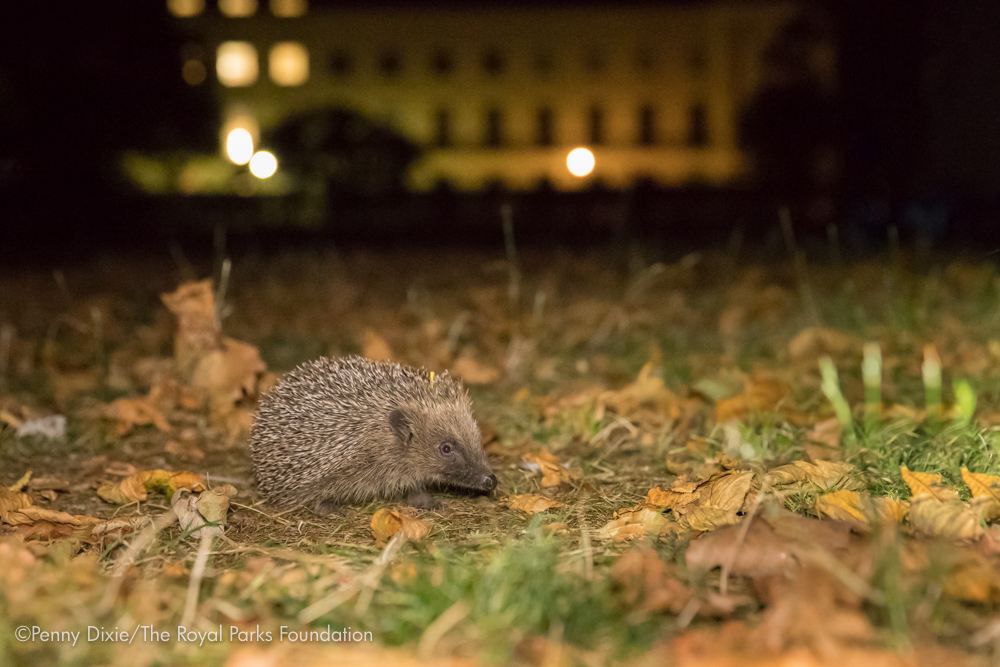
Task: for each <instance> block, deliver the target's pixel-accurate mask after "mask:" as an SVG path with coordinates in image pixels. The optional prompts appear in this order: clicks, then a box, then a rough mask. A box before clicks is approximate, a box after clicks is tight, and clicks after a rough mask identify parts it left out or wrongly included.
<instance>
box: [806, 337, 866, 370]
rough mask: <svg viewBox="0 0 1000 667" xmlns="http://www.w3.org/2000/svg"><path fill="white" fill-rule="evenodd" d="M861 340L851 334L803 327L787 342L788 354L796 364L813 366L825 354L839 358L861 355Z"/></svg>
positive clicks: (835, 358)
mask: <svg viewBox="0 0 1000 667" xmlns="http://www.w3.org/2000/svg"><path fill="white" fill-rule="evenodd" d="M862 345H863V341H862V340H861V339H860V338H858V337H857V336H855V335H853V334H848V333H844V332H842V331H836V330H834V329H824V328H821V327H809V328H807V329H803V330H802V331H800V332H799V333H797V334H796V335H795V337H794V338H792V340H790V341H789V342H788V355H789V356H790V357H791V358H792V361H794V362H795V363H797V364H801V365H803V366H809V367H810V369H811V368H815V366H816V363H817V361H818V360H819V358H820V357H822V356H824V355H826V356H830V357H833V359H834V360H840V359H843V358H844V357H849V356H859V357H860V356H861V347H862Z"/></svg>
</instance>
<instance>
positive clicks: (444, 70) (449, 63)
mask: <svg viewBox="0 0 1000 667" xmlns="http://www.w3.org/2000/svg"><path fill="white" fill-rule="evenodd" d="M454 69H455V60H454V58H452V56H451V53H449V52H448V51H445V50H444V49H438V50H437V51H435V52H434V55H432V56H431V71H432V72H434V73H435V74H437V75H438V76H448V75H449V74H451V73H452V70H454Z"/></svg>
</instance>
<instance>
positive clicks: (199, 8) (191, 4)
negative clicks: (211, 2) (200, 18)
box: [167, 0, 205, 18]
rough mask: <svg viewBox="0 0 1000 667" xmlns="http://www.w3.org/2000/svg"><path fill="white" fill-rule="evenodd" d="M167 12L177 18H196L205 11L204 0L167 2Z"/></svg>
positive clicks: (171, 0) (170, 0)
mask: <svg viewBox="0 0 1000 667" xmlns="http://www.w3.org/2000/svg"><path fill="white" fill-rule="evenodd" d="M167 11H169V12H170V13H171V14H173V15H174V16H176V17H178V18H187V17H188V16H197V15H198V14H201V13H202V12H203V11H205V0H167Z"/></svg>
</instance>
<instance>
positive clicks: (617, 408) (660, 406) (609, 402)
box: [594, 362, 681, 421]
mask: <svg viewBox="0 0 1000 667" xmlns="http://www.w3.org/2000/svg"><path fill="white" fill-rule="evenodd" d="M652 372H653V362H646V364H645V365H644V366H643V367H642V370H640V371H639V376H638V377H637V378H636V380H635V382H632V383H631V384H628V385H626V386H625V387H622V388H621V389H618V390H613V391H605V392H603V393H601V394H600V395H599V396H598V397H597V402H596V404H595V408H594V418H595V419H596V420H597V421H600V420H601V419H603V418H604V414H605V411H606V410H609V409H610V410H611V411H612V412H614V413H615V414H617V415H619V416H621V417H629V416H631V415H632V414H633V413H634V412H636V411H637V410H639V409H640V408H649V409H652V410H654V411H656V412H658V413H660V414H663V415H666V416H668V417H670V418H673V419H676V418H677V417H679V416H680V413H681V408H680V403H681V399H680V397H679V396H677V394H675V393H674V392H672V391H670V390H669V389H667V387H666V385H665V384H664V382H663V378H659V377H654V376H653V375H652Z"/></svg>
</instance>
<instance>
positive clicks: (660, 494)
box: [646, 483, 699, 509]
mask: <svg viewBox="0 0 1000 667" xmlns="http://www.w3.org/2000/svg"><path fill="white" fill-rule="evenodd" d="M688 486H690V487H691V490H690V491H686V490H685V491H678V490H675V489H673V488H670V489H661V488H660V487H658V486H654V487H653V488H652V489H650V490H649V491H648V492H647V493H646V504H647V505H655V506H657V507H662V508H664V509H672V508H674V507H684V506H685V505H690V504H691V503H693V502H696V501H697V500H698V495H699V494H698V492H697V488H698V485H697V484H694V483H688V484H685V485H684V486H683V487H682V488H684V489H687V488H688Z"/></svg>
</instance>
